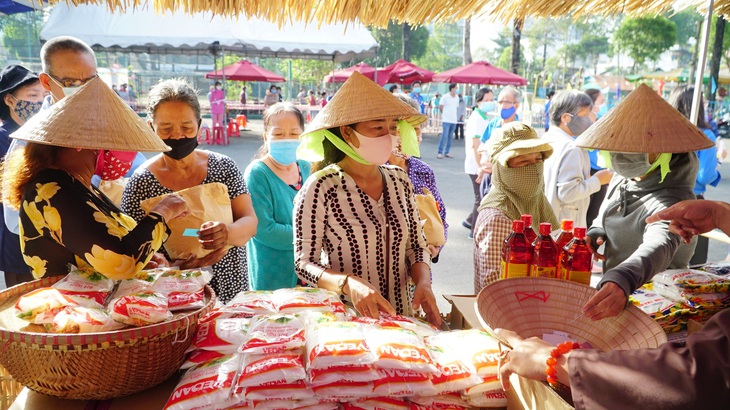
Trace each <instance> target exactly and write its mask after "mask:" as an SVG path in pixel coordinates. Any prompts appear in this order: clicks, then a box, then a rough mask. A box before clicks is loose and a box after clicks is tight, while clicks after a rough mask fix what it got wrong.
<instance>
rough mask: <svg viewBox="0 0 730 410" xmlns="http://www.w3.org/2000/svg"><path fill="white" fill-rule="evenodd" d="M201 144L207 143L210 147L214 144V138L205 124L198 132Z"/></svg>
mask: <svg viewBox="0 0 730 410" xmlns="http://www.w3.org/2000/svg"><path fill="white" fill-rule="evenodd" d="M200 143H206V144H208V145H212V144H213V138H212V136H211V134H210V128H209V127H208V126H207V125H205V124H203V125H202V126H201V127H200V130H199V132H198V144H200Z"/></svg>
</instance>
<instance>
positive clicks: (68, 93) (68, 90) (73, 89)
mask: <svg viewBox="0 0 730 410" xmlns="http://www.w3.org/2000/svg"><path fill="white" fill-rule="evenodd" d="M79 89H81V86H78V87H63V95H64V97H70V96H72V95H74V94H76V91H78V90H79Z"/></svg>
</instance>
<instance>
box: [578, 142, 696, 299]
mask: <svg viewBox="0 0 730 410" xmlns="http://www.w3.org/2000/svg"><path fill="white" fill-rule="evenodd" d="M669 164H670V172H669V174H667V176H666V178H665V179H664V182H662V183H659V180H660V172H659V170H658V169H657V170H655V171H654V172H652V173H651V174H649V175H648V176H647V177H646V178H645V179H643V180H641V181H634V180H627V179H625V178H623V177H621V176H620V175H618V174H616V175H615V176H614V177H613V179H612V180H611V183H610V184H609V187H608V194H607V197H606V199H605V200H604V202H603V205H602V206H601V211H600V212H599V214H598V217H597V218H596V220H595V221H594V222H593V226H591V228H590V229H589V230H588V236H590V238H591V241H592V242H593V243H595V241H596V239H597V238H598V237H603V238H604V239H605V241H606V249H605V256H606V260H605V261H604V263H603V279H601V281H600V282H599V284H598V288H599V289H600V288H601V286H603V284H604V283H606V282H614V283H616V284H618V285H619V286H621V288H622V289H623V290H624V292H626V295H627V296H628V295H630V294H631V293H633V292H634V291H635V290H636V289H637V288H639V287H640V286H641V285H643V284H644V283H646V282H648V281H649V280H651V278H652V277H654V275H656V274H657V273H659V272H662V271H664V270H666V269H682V268H686V267H687V264H688V263H689V260H690V258H691V257H692V254H693V253H694V248H695V244H696V239H694V240H693V241H692V243H690V244H684V243H683V242H682V241H681V239H680V238H679V236H677V235H674V234H672V233H671V232H669V222H668V221H662V222H655V223H653V224H649V225H647V224H646V222H644V220H645V219H646V217H648V216H649V215H652V214H654V213H656V212H658V211H661V210H662V209H665V208H668V207H670V206H672V205H673V204H675V203H677V202H680V201H683V200H685V199H694V198H695V195H694V193H693V191H692V188H693V187H694V184H695V178H696V177H697V168H698V160H697V155H696V154H695V153H693V152H690V153H684V154H673V155H672V159H671V160H670V162H669Z"/></svg>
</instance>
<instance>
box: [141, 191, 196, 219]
mask: <svg viewBox="0 0 730 410" xmlns="http://www.w3.org/2000/svg"><path fill="white" fill-rule="evenodd" d="M150 212H155V213H158V214H160V215H162V218H163V219H164V220H165V221H169V220H171V219H175V218H180V217H183V216H186V215H188V214H190V207H189V206H188V204H187V203H186V202H185V200H184V199H183V198H182V197H181V196H180V195H177V194H169V195H167V196H166V197H164V198H162V200H161V201H160V202H158V203H157V205H155V206H153V207H152V209H150Z"/></svg>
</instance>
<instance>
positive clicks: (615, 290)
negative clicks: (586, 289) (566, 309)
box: [583, 282, 628, 320]
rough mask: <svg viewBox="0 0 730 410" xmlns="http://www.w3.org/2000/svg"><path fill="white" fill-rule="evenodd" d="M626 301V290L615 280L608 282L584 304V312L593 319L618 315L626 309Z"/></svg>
mask: <svg viewBox="0 0 730 410" xmlns="http://www.w3.org/2000/svg"><path fill="white" fill-rule="evenodd" d="M626 302H628V298H627V297H626V293H624V290H623V289H621V287H620V286H619V285H617V284H615V283H614V282H606V283H604V284H603V286H602V287H601V290H599V291H598V292H597V293H596V294H595V295H593V297H592V298H590V300H588V302H586V304H585V305H584V306H583V314H584V315H586V316H588V317H589V318H590V319H591V320H600V319H603V318H607V317H612V316H616V315H618V314H619V313H621V311H622V310H624V308H625V307H626Z"/></svg>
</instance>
